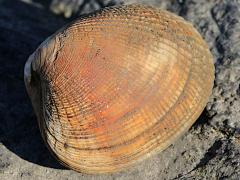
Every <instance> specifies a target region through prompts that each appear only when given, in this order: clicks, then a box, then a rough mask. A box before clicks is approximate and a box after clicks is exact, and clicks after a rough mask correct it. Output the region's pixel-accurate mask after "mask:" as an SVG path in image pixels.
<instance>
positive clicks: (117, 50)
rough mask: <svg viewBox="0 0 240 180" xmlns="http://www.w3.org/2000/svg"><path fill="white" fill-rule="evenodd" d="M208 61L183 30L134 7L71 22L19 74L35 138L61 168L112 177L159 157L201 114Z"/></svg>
mask: <svg viewBox="0 0 240 180" xmlns="http://www.w3.org/2000/svg"><path fill="white" fill-rule="evenodd" d="M213 80H214V66H213V60H212V56H211V53H210V51H209V49H208V47H207V45H206V43H205V42H204V40H203V39H202V37H201V36H200V34H199V33H198V32H197V31H196V30H195V29H194V28H193V26H192V25H191V24H190V23H188V22H186V21H185V20H184V19H182V18H180V17H178V16H176V15H174V14H172V13H169V12H167V11H164V10H159V9H155V8H152V7H146V6H141V5H128V6H120V7H113V8H106V9H103V10H101V11H99V12H97V13H95V14H92V15H90V16H88V17H84V18H79V19H77V20H75V21H74V22H72V23H70V24H69V25H67V26H65V27H63V28H62V29H60V30H59V31H58V32H56V33H55V34H54V35H52V36H51V37H49V38H48V39H47V40H46V41H45V42H43V43H42V44H41V45H40V46H39V47H38V49H37V50H36V51H35V52H34V53H33V54H32V55H31V56H30V57H29V59H28V61H27V63H26V65H25V83H26V87H27V90H28V93H29V95H30V98H31V101H32V104H33V107H34V110H35V112H36V115H37V118H38V122H39V126H40V130H41V134H42V136H43V139H44V141H45V143H46V144H47V146H48V148H49V149H50V151H51V152H52V154H53V155H54V156H55V157H56V158H57V159H58V160H59V161H60V162H61V163H62V164H64V165H66V166H68V167H70V168H72V169H74V170H76V171H80V172H85V173H105V172H115V171H120V170H122V169H124V168H126V167H129V166H130V165H132V164H135V163H136V162H139V161H141V160H143V159H145V158H146V157H148V156H150V155H152V154H156V153H157V152H160V151H162V150H164V149H165V148H166V147H168V146H169V145H170V144H171V143H173V142H174V141H175V140H176V139H177V138H178V137H180V136H181V135H182V134H183V133H184V132H186V131H187V130H188V129H189V128H190V127H191V126H192V124H193V123H194V122H195V121H196V119H197V118H198V117H199V115H200V114H201V112H202V111H203V109H204V107H205V105H206V103H207V101H208V97H209V95H210V94H211V89H212V86H213Z"/></svg>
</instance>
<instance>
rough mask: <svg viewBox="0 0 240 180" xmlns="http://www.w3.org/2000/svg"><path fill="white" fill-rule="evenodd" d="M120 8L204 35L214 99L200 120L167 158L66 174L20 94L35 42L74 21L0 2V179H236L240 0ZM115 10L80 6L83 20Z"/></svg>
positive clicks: (11, 0) (170, 0) (33, 4)
mask: <svg viewBox="0 0 240 180" xmlns="http://www.w3.org/2000/svg"><path fill="white" fill-rule="evenodd" d="M58 1H59V2H60V0H58ZM43 2H44V3H43ZM55 2H57V0H55ZM62 2H63V1H62ZM65 2H70V1H67V0H65ZM79 2H80V1H79ZM124 2H125V3H132V2H140V3H144V4H150V5H153V6H156V7H161V8H164V9H167V10H169V11H172V12H173V13H175V14H178V15H180V16H183V17H184V18H185V19H186V20H188V21H191V22H192V23H193V25H194V26H195V27H196V28H197V29H198V31H199V32H200V33H201V34H202V36H203V38H204V39H205V40H206V41H207V43H208V45H209V47H210V49H211V51H212V54H213V56H214V61H215V68H216V79H215V85H214V89H213V94H212V96H211V98H210V100H209V103H208V105H207V107H206V110H205V111H204V113H203V114H202V115H201V117H200V118H199V119H198V120H197V122H196V123H195V124H194V126H193V127H192V128H191V129H190V130H189V132H187V133H186V134H185V135H184V136H183V137H182V138H180V139H179V140H178V141H176V142H175V143H174V144H173V145H171V146H170V147H169V148H167V149H166V150H165V151H163V152H161V153H159V154H158V155H156V156H153V157H151V158H149V159H147V160H146V161H144V162H142V163H140V164H138V165H136V166H135V167H132V168H129V169H128V170H126V171H124V172H119V173H116V174H110V175H85V174H81V173H77V172H74V171H72V170H68V169H66V168H65V167H63V166H61V165H60V164H59V163H58V162H57V161H56V160H54V158H53V157H52V156H51V155H50V153H49V151H48V150H47V148H46V147H45V145H44V144H43V142H42V138H41V136H40V133H39V129H38V125H37V120H36V117H35V115H34V113H33V110H32V108H31V104H30V101H29V99H28V97H27V94H26V91H25V87H24V82H23V67H24V64H25V62H26V60H27V58H28V56H29V55H30V54H31V53H32V52H33V51H34V50H35V49H36V47H37V46H38V45H39V43H40V42H42V41H43V40H44V39H45V38H46V37H48V36H49V35H51V34H52V33H53V32H55V31H56V30H57V29H59V28H60V27H62V26H63V25H64V24H66V23H68V22H69V21H70V20H72V19H73V18H70V19H64V18H63V17H62V16H56V15H54V14H53V13H51V11H49V7H50V4H51V3H52V1H40V0H34V1H33V0H32V1H30V0H21V1H20V0H7V1H4V0H0V32H1V33H0V62H1V66H0V83H1V84H0V116H1V118H0V124H1V126H0V179H1V180H5V179H6V180H8V179H13V180H15V179H26V180H30V179H56V180H57V179H64V180H65V179H66V180H67V179H69V180H74V179H89V180H90V179H91V180H93V179H94V180H101V179H103V180H110V179H127V180H128V179H129V180H131V179H139V180H142V179H148V180H155V179H167V180H168V179H239V177H240V41H239V39H240V24H239V23H240V22H239V21H240V1H238V0H216V1H207V0H161V1H159V0H125V1H124ZM120 3H122V1H117V0H114V1H111V0H104V1H101V0H95V1H94V0H91V1H85V0H82V4H80V6H77V9H78V11H79V13H80V14H86V13H88V12H93V11H94V10H96V9H99V8H101V7H104V6H109V5H114V4H120ZM79 7H80V8H79ZM74 8H75V6H74ZM63 12H64V11H60V13H63ZM71 12H73V11H71ZM67 15H68V14H67Z"/></svg>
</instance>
